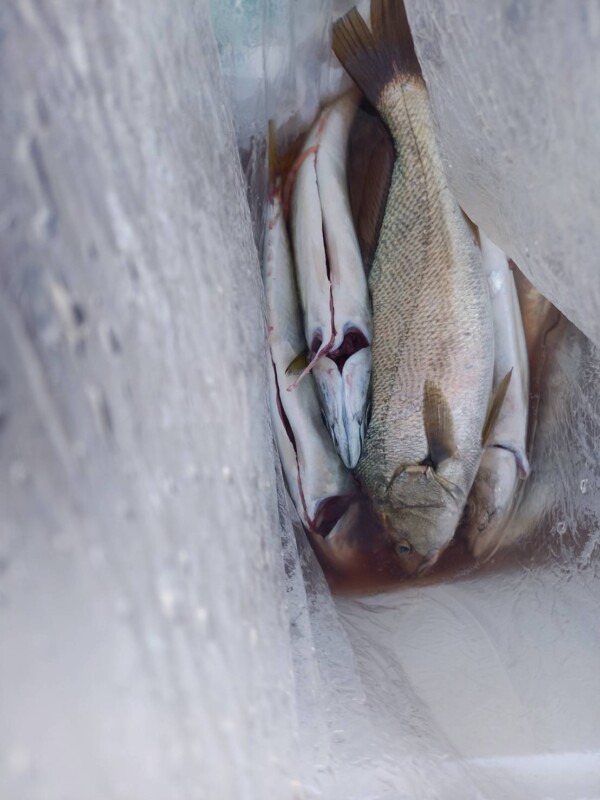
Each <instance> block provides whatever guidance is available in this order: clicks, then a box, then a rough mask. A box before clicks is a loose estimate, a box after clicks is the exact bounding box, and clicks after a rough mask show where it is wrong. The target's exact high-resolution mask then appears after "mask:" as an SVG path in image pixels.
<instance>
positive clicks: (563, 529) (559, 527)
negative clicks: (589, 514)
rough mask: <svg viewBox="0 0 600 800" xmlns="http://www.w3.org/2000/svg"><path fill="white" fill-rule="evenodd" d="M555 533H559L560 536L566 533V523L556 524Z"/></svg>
mask: <svg viewBox="0 0 600 800" xmlns="http://www.w3.org/2000/svg"><path fill="white" fill-rule="evenodd" d="M556 531H557V533H559V534H560V535H561V536H562V535H563V533H566V532H567V523H566V522H559V523H558V524H557V526H556Z"/></svg>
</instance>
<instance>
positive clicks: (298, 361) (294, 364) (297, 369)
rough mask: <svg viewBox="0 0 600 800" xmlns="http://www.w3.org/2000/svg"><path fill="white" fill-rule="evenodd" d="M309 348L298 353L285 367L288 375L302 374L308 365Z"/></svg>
mask: <svg viewBox="0 0 600 800" xmlns="http://www.w3.org/2000/svg"><path fill="white" fill-rule="evenodd" d="M308 364H309V361H308V349H306V350H303V351H302V353H298V355H297V356H295V357H294V358H293V359H292V360H291V361H290V363H289V364H288V365H287V367H286V368H285V374H286V375H300V374H301V373H302V372H304V370H305V369H306V368H307V367H308Z"/></svg>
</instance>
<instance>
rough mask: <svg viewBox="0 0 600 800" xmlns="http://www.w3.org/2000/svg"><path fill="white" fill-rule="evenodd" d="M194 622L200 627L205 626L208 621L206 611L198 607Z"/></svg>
mask: <svg viewBox="0 0 600 800" xmlns="http://www.w3.org/2000/svg"><path fill="white" fill-rule="evenodd" d="M196 620H197V621H198V623H199V624H200V625H206V622H207V620H208V611H207V610H206V609H205V608H204V607H203V606H198V608H197V609H196Z"/></svg>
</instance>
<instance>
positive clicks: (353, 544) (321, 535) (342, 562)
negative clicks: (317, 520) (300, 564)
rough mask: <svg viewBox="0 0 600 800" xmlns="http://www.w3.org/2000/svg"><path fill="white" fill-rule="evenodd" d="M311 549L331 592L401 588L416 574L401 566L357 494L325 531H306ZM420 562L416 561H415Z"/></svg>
mask: <svg viewBox="0 0 600 800" xmlns="http://www.w3.org/2000/svg"><path fill="white" fill-rule="evenodd" d="M306 533H307V535H308V539H309V541H310V544H311V547H312V549H313V551H314V553H315V555H316V557H317V560H318V562H319V564H320V565H321V568H322V570H323V572H324V574H325V577H326V579H327V582H328V584H329V586H330V588H331V590H332V591H333V592H336V593H341V594H364V593H369V592H373V591H380V590H383V589H385V588H388V587H391V586H401V585H403V583H405V582H406V581H407V580H410V579H411V578H412V577H414V576H415V575H416V568H417V567H418V564H417V565H416V566H414V567H413V566H412V565H410V564H402V563H401V562H400V561H399V560H398V559H397V558H396V557H395V555H394V545H393V542H392V541H391V540H390V538H389V536H388V534H387V532H386V530H385V528H384V527H383V524H382V520H381V518H380V516H379V515H378V514H376V513H374V509H373V507H372V505H371V503H370V501H369V500H368V499H367V498H365V497H363V496H361V495H358V496H357V497H355V498H354V499H353V500H352V502H351V503H350V504H349V505H348V507H347V508H346V510H345V512H344V513H343V514H342V516H341V517H340V518H339V519H338V520H337V522H336V524H335V525H334V526H333V528H331V530H329V531H324V532H319V531H316V530H314V529H313V530H309V529H306ZM419 563H420V562H419Z"/></svg>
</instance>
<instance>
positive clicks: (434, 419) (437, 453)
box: [423, 380, 456, 469]
mask: <svg viewBox="0 0 600 800" xmlns="http://www.w3.org/2000/svg"><path fill="white" fill-rule="evenodd" d="M423 423H424V425H425V436H426V437H427V447H428V449H429V458H430V459H431V463H432V465H433V467H434V469H437V467H438V466H439V465H440V464H441V463H442V462H444V461H446V460H447V459H449V458H451V457H452V456H453V455H454V454H455V453H456V441H455V439H454V423H453V422H452V412H451V410H450V405H449V403H448V401H447V400H446V397H445V395H444V393H443V392H442V390H441V389H440V387H439V386H436V384H435V383H433V382H432V381H429V380H428V381H425V390H424V392H423Z"/></svg>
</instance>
